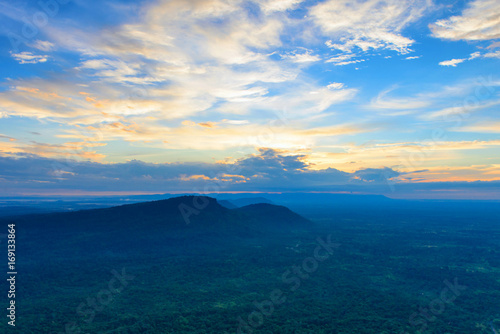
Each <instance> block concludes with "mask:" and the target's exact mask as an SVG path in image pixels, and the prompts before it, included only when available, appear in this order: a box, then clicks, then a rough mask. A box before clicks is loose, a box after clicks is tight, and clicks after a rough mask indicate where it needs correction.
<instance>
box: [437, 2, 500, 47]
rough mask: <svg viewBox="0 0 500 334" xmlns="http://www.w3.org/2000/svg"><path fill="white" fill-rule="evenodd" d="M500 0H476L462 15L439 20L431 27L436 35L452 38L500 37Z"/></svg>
mask: <svg viewBox="0 0 500 334" xmlns="http://www.w3.org/2000/svg"><path fill="white" fill-rule="evenodd" d="M498 13H500V2H499V1H498V0H475V1H472V2H471V3H470V4H469V6H468V7H467V8H466V9H465V10H464V11H463V12H462V15H458V16H452V17H450V18H448V19H444V20H439V21H437V22H435V23H433V24H431V25H430V26H429V27H430V29H431V30H432V34H433V36H434V37H438V38H442V39H450V40H469V41H474V40H492V39H496V38H500V15H498Z"/></svg>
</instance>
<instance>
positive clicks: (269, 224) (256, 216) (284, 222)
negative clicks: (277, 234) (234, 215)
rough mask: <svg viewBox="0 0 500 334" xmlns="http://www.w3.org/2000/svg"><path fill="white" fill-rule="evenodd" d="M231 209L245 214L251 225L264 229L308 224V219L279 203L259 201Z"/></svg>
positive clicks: (302, 226)
mask: <svg viewBox="0 0 500 334" xmlns="http://www.w3.org/2000/svg"><path fill="white" fill-rule="evenodd" d="M233 211H234V212H238V213H242V214H245V215H247V216H248V219H249V220H250V221H251V222H252V226H259V227H260V228H264V229H266V228H268V229H278V230H279V229H289V228H304V227H306V226H308V225H309V224H310V221H309V220H307V219H306V218H304V217H302V216H300V215H298V214H296V213H295V212H293V211H292V210H290V209H288V208H287V207H284V206H281V205H274V204H267V203H259V204H251V205H247V206H244V207H241V208H238V209H234V210H233Z"/></svg>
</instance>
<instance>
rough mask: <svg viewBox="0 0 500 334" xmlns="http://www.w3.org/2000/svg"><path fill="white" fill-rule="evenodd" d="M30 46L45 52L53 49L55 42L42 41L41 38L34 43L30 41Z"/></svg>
mask: <svg viewBox="0 0 500 334" xmlns="http://www.w3.org/2000/svg"><path fill="white" fill-rule="evenodd" d="M29 46H30V47H32V48H35V49H37V50H40V51H45V52H49V51H53V50H54V47H55V45H54V43H51V42H49V41H41V40H39V39H37V40H35V41H34V42H33V43H30V44H29Z"/></svg>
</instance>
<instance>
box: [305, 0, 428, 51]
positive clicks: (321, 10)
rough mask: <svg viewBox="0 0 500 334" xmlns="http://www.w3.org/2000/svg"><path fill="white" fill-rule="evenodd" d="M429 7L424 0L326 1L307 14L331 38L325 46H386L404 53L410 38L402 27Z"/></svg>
mask: <svg viewBox="0 0 500 334" xmlns="http://www.w3.org/2000/svg"><path fill="white" fill-rule="evenodd" d="M429 7H431V1H427V0H417V1H410V0H387V1H380V0H368V1H359V0H356V1H351V0H328V1H325V2H321V3H319V4H317V5H315V6H313V7H312V8H311V10H310V15H311V17H312V18H313V20H314V22H315V23H316V24H317V25H318V26H319V27H320V28H321V30H322V31H323V33H324V34H325V35H327V36H331V37H332V40H335V41H334V42H331V43H330V45H329V46H330V47H331V48H333V49H337V50H340V51H344V52H351V51H353V50H355V49H356V48H359V49H361V50H363V51H367V50H369V49H389V50H394V51H397V52H399V53H402V54H404V53H408V52H409V47H410V46H411V45H412V43H413V42H414V41H413V40H412V39H411V38H408V37H405V36H403V35H402V34H401V32H402V30H403V29H404V28H405V27H407V26H408V25H409V24H410V23H412V22H414V21H416V20H417V19H419V18H420V17H421V16H422V15H423V14H424V12H425V11H426V10H428V9H429Z"/></svg>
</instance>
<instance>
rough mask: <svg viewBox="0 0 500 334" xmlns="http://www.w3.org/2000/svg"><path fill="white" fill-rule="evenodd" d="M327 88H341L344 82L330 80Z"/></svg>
mask: <svg viewBox="0 0 500 334" xmlns="http://www.w3.org/2000/svg"><path fill="white" fill-rule="evenodd" d="M326 88H328V89H342V88H344V84H343V83H341V82H332V83H331V84H329V85H328V86H326Z"/></svg>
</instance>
